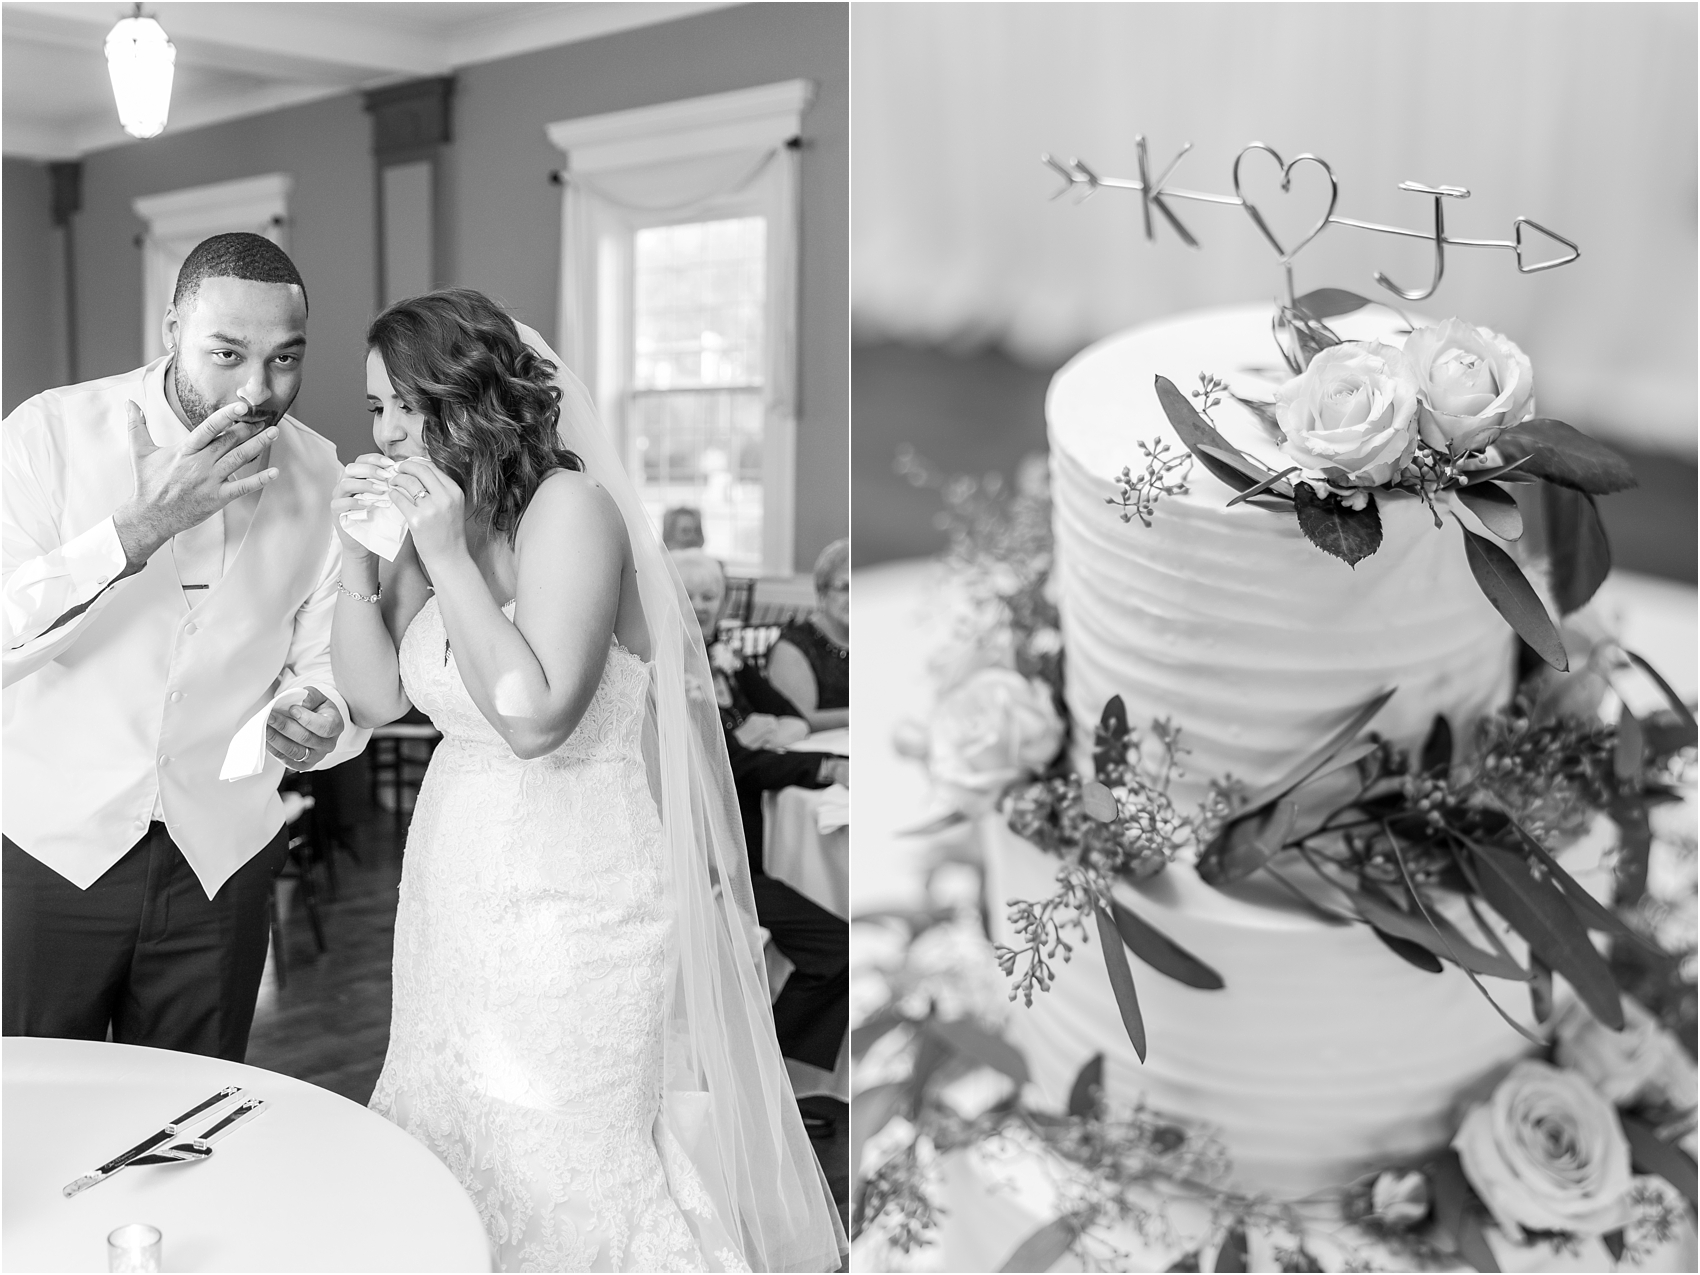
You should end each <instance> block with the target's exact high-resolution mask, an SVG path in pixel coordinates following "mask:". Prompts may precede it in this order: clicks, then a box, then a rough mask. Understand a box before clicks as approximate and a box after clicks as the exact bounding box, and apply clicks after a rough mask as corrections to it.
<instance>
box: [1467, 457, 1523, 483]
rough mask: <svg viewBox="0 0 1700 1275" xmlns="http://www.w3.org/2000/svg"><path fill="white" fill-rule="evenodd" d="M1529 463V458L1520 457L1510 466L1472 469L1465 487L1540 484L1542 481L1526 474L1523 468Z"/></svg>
mask: <svg viewBox="0 0 1700 1275" xmlns="http://www.w3.org/2000/svg"><path fill="white" fill-rule="evenodd" d="M1528 463H1529V458H1528V457H1527V456H1522V457H1519V458H1518V459H1516V460H1514V461H1512V462H1511V463H1510V464H1508V465H1495V466H1494V467H1493V468H1492V469H1472V470H1470V471H1469V472H1468V473H1466V474H1465V475H1464V476H1463V477H1464V485H1465V486H1466V487H1473V486H1475V485H1476V484H1478V483H1492V482H1503V483H1538V482H1540V479H1538V478H1536V477H1535V476H1534V475H1533V474H1525V473H1524V472H1523V466H1524V465H1526V464H1528Z"/></svg>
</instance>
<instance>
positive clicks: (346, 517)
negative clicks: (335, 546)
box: [341, 459, 407, 562]
mask: <svg viewBox="0 0 1700 1275" xmlns="http://www.w3.org/2000/svg"><path fill="white" fill-rule="evenodd" d="M383 468H384V470H385V472H386V475H387V476H389V477H394V476H395V471H396V463H395V462H394V461H393V460H387V459H386V460H385V462H384V466H383ZM355 499H356V500H358V501H359V502H360V503H361V504H362V505H364V506H365V508H363V509H350V510H349V511H348V512H347V513H345V514H343V515H342V518H341V522H342V527H343V530H344V531H346V532H348V534H349V535H351V536H353V537H354V538H355V539H356V540H358V541H359V542H360V543H361V544H363V545H365V546H366V547H367V548H368V549H370V550H371V551H372V552H373V553H375V554H377V555H378V556H379V557H380V558H382V559H383V560H384V561H385V562H394V561H395V556H396V554H398V553H400V552H401V546H402V542H403V541H405V540H406V539H407V519H405V518H403V517H402V516H401V511H400V510H398V509H397V508H396V507H395V502H394V501H392V500H391V499H390V497H389V496H388V495H378V494H373V493H370V492H362V493H361V494H360V495H358V496H356V497H355Z"/></svg>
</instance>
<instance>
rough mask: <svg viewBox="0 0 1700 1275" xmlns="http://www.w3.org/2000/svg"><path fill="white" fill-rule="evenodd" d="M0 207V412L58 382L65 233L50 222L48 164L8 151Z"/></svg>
mask: <svg viewBox="0 0 1700 1275" xmlns="http://www.w3.org/2000/svg"><path fill="white" fill-rule="evenodd" d="M3 171H4V184H3V186H0V207H4V208H5V231H6V233H5V246H4V254H5V255H4V258H3V259H0V280H4V294H3V295H4V301H5V304H4V307H3V310H4V326H3V331H0V413H4V412H10V411H11V410H12V409H13V408H14V407H16V406H17V405H18V404H19V403H21V402H23V401H24V400H25V399H26V398H28V397H29V396H30V395H32V394H39V393H41V391H42V390H45V389H51V388H52V387H53V386H55V385H62V384H64V383H65V381H66V380H68V379H69V378H70V376H71V372H70V368H69V366H68V364H67V362H66V355H65V350H66V344H67V342H66V326H65V292H64V288H65V283H64V280H65V270H64V264H63V263H64V260H65V255H64V254H65V248H64V242H65V241H64V234H63V232H62V231H60V230H59V229H58V228H57V227H55V226H54V224H53V194H52V187H51V185H50V183H49V180H48V176H47V165H46V164H41V163H37V162H35V161H34V160H28V159H14V158H12V157H11V156H7V157H6V160H5V163H4V166H3Z"/></svg>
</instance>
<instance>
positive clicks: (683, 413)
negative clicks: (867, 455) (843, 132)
mask: <svg viewBox="0 0 1700 1275" xmlns="http://www.w3.org/2000/svg"><path fill="white" fill-rule="evenodd" d="M809 92H810V90H809V86H808V85H807V84H806V82H803V81H792V82H789V83H786V84H779V85H768V86H765V87H763V88H758V89H749V90H742V91H739V92H736V93H725V94H717V95H715V96H713V97H708V98H695V99H691V100H690V101H685V102H669V103H665V104H663V105H661V106H654V107H644V108H640V109H639V110H636V111H622V112H617V113H615V114H612V115H605V116H596V117H593V118H590V119H581V120H569V121H566V122H564V123H562V124H555V125H551V126H550V129H549V134H550V137H551V139H552V140H553V141H554V142H555V143H556V145H557V146H559V147H560V148H561V149H562V150H563V151H565V152H566V154H567V161H568V163H567V169H566V172H565V173H564V174H563V176H564V178H565V180H564V183H563V184H564V186H565V190H566V195H565V200H564V204H563V213H562V226H563V230H562V234H563V245H562V260H563V273H562V281H561V317H560V325H559V329H558V333H557V335H558V338H559V339H558V340H557V343H556V345H557V348H558V349H559V350H560V351H561V354H562V357H563V358H564V359H565V360H566V361H567V363H568V364H569V365H570V366H571V367H572V368H573V370H574V371H575V372H577V373H578V374H579V376H580V377H582V378H583V379H584V381H585V382H586V384H587V386H588V387H589V388H590V390H591V393H592V395H593V396H594V397H595V399H596V401H597V405H598V407H599V409H600V410H601V412H602V415H603V419H604V421H605V422H607V424H608V426H609V428H610V429H611V430H613V431H614V433H615V435H616V437H617V438H618V440H619V443H620V447H621V453H622V455H623V456H624V458H625V463H626V466H627V469H628V472H629V473H630V474H631V476H632V479H633V481H634V482H636V483H637V485H638V487H639V489H640V492H641V493H642V496H643V499H644V503H645V505H646V507H647V508H648V510H649V513H650V515H651V517H652V518H653V520H654V523H655V525H656V526H657V528H659V526H660V524H661V519H662V515H663V514H664V513H665V511H666V510H668V509H672V508H676V507H679V506H689V507H691V508H695V509H697V510H699V511H700V513H701V516H702V524H703V531H704V536H705V539H706V541H707V548H708V550H709V552H711V553H713V554H715V555H716V556H717V557H720V558H722V559H723V560H724V561H725V562H726V563H727V565H728V566H729V567H731V568H732V569H733V570H735V571H738V572H739V573H742V574H756V573H761V574H770V575H789V574H790V573H791V572H792V571H793V570H794V564H793V562H792V542H793V532H794V529H793V509H792V493H793V489H794V486H795V474H794V472H793V455H794V450H795V431H796V408H795V400H796V377H797V372H796V366H795V364H796V307H797V296H796V238H797V225H796V220H797V215H796V174H795V167H796V152H795V150H794V149H793V148H792V147H791V146H790V145H789V144H788V143H789V142H790V141H791V139H793V138H795V137H796V135H797V132H798V129H799V127H800V117H801V112H802V109H803V107H804V106H805V105H806V104H807V101H808V97H809Z"/></svg>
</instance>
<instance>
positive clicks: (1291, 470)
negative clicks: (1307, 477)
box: [1227, 465, 1299, 509]
mask: <svg viewBox="0 0 1700 1275" xmlns="http://www.w3.org/2000/svg"><path fill="white" fill-rule="evenodd" d="M1298 472H1299V467H1298V466H1297V465H1289V466H1288V467H1287V468H1286V469H1283V470H1282V471H1281V472H1280V473H1278V474H1271V475H1269V477H1267V478H1265V479H1264V480H1263V481H1262V482H1260V483H1258V484H1257V486H1255V487H1247V488H1246V489H1245V490H1244V491H1242V492H1241V493H1240V494H1239V495H1237V496H1235V497H1234V498H1233V499H1232V500H1230V501H1229V502H1228V504H1227V507H1228V508H1229V509H1232V508H1233V507H1234V506H1235V505H1237V504H1239V503H1240V502H1241V501H1245V500H1250V499H1251V498H1252V497H1253V496H1261V495H1262V494H1263V493H1264V492H1266V491H1269V490H1270V489H1272V488H1274V486H1275V484H1276V483H1278V482H1280V481H1281V480H1282V479H1284V478H1286V477H1287V476H1288V475H1290V474H1296V473H1298ZM1290 487H1291V484H1289V488H1290Z"/></svg>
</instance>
